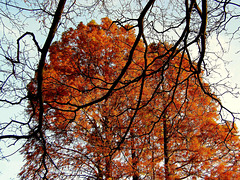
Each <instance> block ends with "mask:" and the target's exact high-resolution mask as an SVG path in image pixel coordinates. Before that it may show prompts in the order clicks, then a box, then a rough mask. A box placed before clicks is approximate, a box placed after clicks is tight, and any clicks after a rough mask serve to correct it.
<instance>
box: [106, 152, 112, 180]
mask: <svg viewBox="0 0 240 180" xmlns="http://www.w3.org/2000/svg"><path fill="white" fill-rule="evenodd" d="M105 176H106V179H109V178H112V169H111V157H106V175H105Z"/></svg>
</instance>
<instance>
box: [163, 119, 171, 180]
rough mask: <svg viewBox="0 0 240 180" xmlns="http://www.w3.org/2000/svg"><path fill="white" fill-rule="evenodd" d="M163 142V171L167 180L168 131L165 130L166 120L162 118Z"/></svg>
mask: <svg viewBox="0 0 240 180" xmlns="http://www.w3.org/2000/svg"><path fill="white" fill-rule="evenodd" d="M163 140H164V169H165V179H166V180H169V177H170V173H169V150H168V129H167V118H166V117H165V116H164V118H163Z"/></svg>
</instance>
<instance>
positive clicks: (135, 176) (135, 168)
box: [131, 133, 139, 180]
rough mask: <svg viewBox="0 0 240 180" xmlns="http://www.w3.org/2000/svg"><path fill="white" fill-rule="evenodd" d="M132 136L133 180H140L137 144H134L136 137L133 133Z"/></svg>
mask: <svg viewBox="0 0 240 180" xmlns="http://www.w3.org/2000/svg"><path fill="white" fill-rule="evenodd" d="M131 136H132V142H131V153H132V168H133V171H134V174H133V180H139V174H138V170H137V164H138V157H137V154H136V149H135V148H134V144H135V142H134V136H133V134H132V133H131Z"/></svg>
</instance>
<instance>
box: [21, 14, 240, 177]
mask: <svg viewBox="0 0 240 180" xmlns="http://www.w3.org/2000/svg"><path fill="white" fill-rule="evenodd" d="M129 28H131V26H128V25H127V26H125V27H118V26H117V25H116V24H114V23H113V22H112V21H110V20H109V19H108V18H104V19H103V20H102V23H101V24H100V25H98V24H96V22H95V21H91V22H90V23H88V25H87V26H85V25H84V24H83V23H80V24H79V25H78V27H77V29H69V30H68V31H67V32H64V33H63V35H62V38H61V41H58V42H55V43H54V44H53V45H52V46H51V48H50V55H49V63H47V64H46V66H45V68H44V77H43V89H42V92H43V99H44V109H45V112H44V121H43V127H44V134H43V136H44V137H45V139H46V142H45V143H46V155H47V156H48V157H46V158H45V165H44V164H42V163H41V161H42V158H43V157H42V155H41V154H44V151H43V149H42V148H41V145H39V144H38V141H37V140H36V139H35V138H32V139H31V140H30V141H28V142H27V144H26V146H25V147H24V149H23V151H22V152H23V153H24V154H25V156H26V159H27V160H28V161H27V163H26V165H25V167H24V169H23V171H22V172H21V175H22V177H23V178H24V179H28V178H29V179H32V178H35V179H36V178H37V177H38V176H37V174H39V175H40V177H43V173H42V174H41V172H44V168H45V167H44V166H47V167H48V171H49V172H48V175H47V177H49V178H54V179H55V178H70V179H72V178H76V177H78V178H93V179H109V178H113V179H121V178H123V179H129V178H132V179H134V180H137V179H164V178H165V179H181V178H187V177H198V178H205V179H206V178H219V177H223V176H224V175H225V176H227V177H232V178H237V176H238V174H239V168H238V165H239V163H238V161H239V159H238V157H236V155H234V154H233V152H234V153H235V154H237V156H238V154H239V153H238V151H239V139H238V138H237V137H235V136H234V135H235V134H236V133H237V131H234V132H231V133H230V134H229V135H228V133H229V129H228V128H226V127H225V126H223V125H220V124H218V123H217V122H216V121H217V120H218V113H217V104H216V103H215V102H214V101H213V100H212V98H211V97H209V96H207V95H206V94H204V93H203V92H202V90H201V87H200V85H199V82H198V81H197V78H198V77H197V76H196V75H195V74H194V73H192V72H191V69H190V68H189V67H191V66H193V67H194V66H195V64H194V63H193V64H189V63H191V62H190V61H189V60H188V59H187V56H186V55H184V54H181V53H178V54H176V55H175V56H174V57H173V58H171V59H169V55H168V54H167V53H168V49H170V48H171V46H170V45H168V44H164V43H161V42H159V43H157V44H154V43H152V44H150V46H149V47H148V49H147V51H145V49H144V47H143V42H140V43H139V44H138V46H137V47H136V51H135V54H134V55H133V62H134V63H132V64H131V65H130V66H129V68H128V70H127V71H126V73H125V74H124V76H123V77H122V79H121V81H120V83H119V85H117V86H116V89H115V90H114V92H112V94H111V96H110V97H108V99H106V100H105V101H103V102H99V103H95V104H92V105H90V106H88V107H87V108H82V109H79V106H81V105H82V104H87V103H89V102H92V101H94V100H96V99H97V98H98V97H99V96H103V95H104V94H105V92H106V91H107V90H109V88H111V86H112V84H113V83H114V82H115V81H116V79H117V77H118V76H119V74H120V73H121V70H122V69H123V66H124V62H125V61H126V60H127V56H128V54H129V51H130V50H131V47H132V46H133V44H134V41H135V33H134V31H133V30H128V29H129ZM146 52H148V53H147V54H146ZM163 54H165V55H164V56H162V55H163ZM143 72H144V74H143ZM138 79H140V81H138ZM176 80H177V82H176ZM176 84H177V86H176ZM203 85H204V87H205V88H206V89H207V88H209V87H208V84H206V83H205V84H203ZM36 87H37V86H36V80H33V81H32V82H31V84H29V93H30V94H31V96H32V97H35V96H36V95H37V89H36ZM38 106H39V105H38V102H37V100H36V99H34V98H32V99H31V103H30V105H29V112H30V114H31V116H32V117H33V119H35V121H36V122H38V117H39V115H38V108H39V107H38ZM226 137H227V139H225V138H226ZM230 146H231V147H230ZM41 151H42V152H41ZM233 169H234V171H233Z"/></svg>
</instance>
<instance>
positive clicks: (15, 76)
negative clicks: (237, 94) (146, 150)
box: [0, 0, 239, 177]
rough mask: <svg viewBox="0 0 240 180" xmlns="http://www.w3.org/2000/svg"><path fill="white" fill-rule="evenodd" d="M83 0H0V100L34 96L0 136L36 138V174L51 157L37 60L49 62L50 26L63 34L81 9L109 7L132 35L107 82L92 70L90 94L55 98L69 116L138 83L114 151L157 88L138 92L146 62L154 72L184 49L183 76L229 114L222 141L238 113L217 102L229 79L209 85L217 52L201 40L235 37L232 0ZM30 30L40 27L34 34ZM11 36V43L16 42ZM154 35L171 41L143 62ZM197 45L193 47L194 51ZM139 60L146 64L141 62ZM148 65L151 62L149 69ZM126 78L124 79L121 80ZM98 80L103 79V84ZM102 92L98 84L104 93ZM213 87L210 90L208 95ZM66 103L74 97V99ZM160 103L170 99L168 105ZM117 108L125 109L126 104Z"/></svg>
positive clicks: (98, 11) (9, 102) (16, 101)
mask: <svg viewBox="0 0 240 180" xmlns="http://www.w3.org/2000/svg"><path fill="white" fill-rule="evenodd" d="M81 3H82V2H80V1H71V0H69V1H66V0H60V1H45V0H38V1H31V0H28V1H24V2H21V1H20V2H19V1H14V0H12V1H7V2H0V4H1V17H0V18H1V22H2V24H1V27H2V33H1V37H2V38H1V67H2V68H1V77H0V78H1V102H2V105H3V106H10V107H12V106H13V107H15V106H16V105H20V106H23V107H25V108H26V106H27V104H28V101H30V102H37V104H35V105H34V104H32V105H31V106H30V107H31V108H33V111H32V112H33V114H31V116H28V115H26V116H25V117H24V118H23V117H21V116H19V117H14V118H12V119H10V120H9V119H6V120H4V121H3V122H1V136H0V139H1V140H3V141H4V140H8V142H10V144H13V145H14V144H16V143H17V142H19V143H20V144H22V142H23V141H19V140H28V142H29V141H30V140H32V141H34V142H35V140H37V141H38V144H39V147H41V148H40V149H39V151H38V152H39V157H40V160H39V166H38V167H44V168H45V171H44V174H43V175H42V176H43V177H46V176H47V174H48V168H49V167H47V163H46V160H47V159H48V158H50V156H48V153H47V144H46V142H47V141H48V140H47V139H46V138H45V136H44V134H45V130H46V129H45V128H46V126H45V125H44V123H45V122H44V117H45V116H46V114H45V113H46V110H47V109H45V108H46V107H47V104H45V102H44V99H43V93H44V92H43V91H42V90H43V76H44V71H43V68H44V66H45V63H46V62H47V58H46V57H47V53H48V51H49V47H50V45H51V43H52V40H53V38H54V36H55V35H56V34H57V35H58V34H61V32H63V30H66V28H68V27H69V26H74V27H76V26H77V24H78V22H79V21H80V19H81V18H80V17H83V16H84V15H86V14H87V13H89V12H90V16H92V17H93V16H99V15H101V16H102V17H106V16H107V15H111V18H112V19H113V20H115V21H114V22H115V23H116V24H117V25H119V26H122V27H125V25H126V24H130V25H131V26H129V27H126V28H127V30H131V29H135V30H136V35H137V37H136V39H135V40H134V41H133V43H132V44H131V45H130V46H129V53H128V55H126V60H125V61H124V62H122V63H123V64H122V69H120V70H119V71H118V72H116V76H114V78H115V79H113V80H112V82H111V81H109V82H111V83H110V84H105V85H106V87H105V89H101V88H102V87H103V84H104V83H105V82H104V81H103V80H102V79H98V78H96V79H94V80H91V81H89V83H90V84H91V85H92V86H91V85H89V86H90V87H97V88H94V89H93V90H92V92H96V93H93V96H92V97H91V98H90V99H84V102H83V103H82V104H81V103H80V104H77V102H74V97H72V99H71V101H70V102H67V103H68V104H61V108H62V109H63V108H64V109H65V108H70V109H68V110H69V111H75V112H76V114H75V113H72V115H71V116H68V117H67V118H69V119H70V118H72V119H74V118H75V117H77V112H80V111H82V109H85V110H86V112H88V108H90V106H94V104H96V105H97V103H100V104H101V103H103V102H104V101H108V99H111V97H112V95H114V94H116V93H117V92H121V91H123V89H124V88H127V87H130V85H131V86H133V85H135V86H136V87H135V88H136V89H137V88H138V89H137V90H138V92H139V93H138V94H137V98H133V99H129V102H130V104H129V105H128V106H129V107H125V108H130V109H131V111H130V112H129V113H130V114H129V116H128V117H131V118H130V120H128V119H126V121H127V122H128V125H127V127H126V126H124V128H123V130H122V129H121V130H120V135H119V137H118V139H117V138H116V139H117V140H115V142H116V143H115V146H114V147H115V149H113V150H112V152H111V153H110V155H116V153H117V151H118V149H119V148H120V147H121V146H122V145H123V144H124V143H125V142H126V141H127V139H128V138H129V137H128V135H129V134H128V133H130V132H131V131H130V130H131V128H132V127H133V125H134V121H135V118H137V117H138V113H139V112H140V110H141V107H142V106H143V104H144V103H145V104H150V100H153V99H154V97H155V94H157V91H153V92H150V93H149V97H148V98H147V99H146V101H147V102H144V99H142V98H143V97H147V96H145V95H144V92H145V87H146V83H148V81H147V74H148V73H149V72H148V70H151V71H152V72H151V74H152V75H154V74H157V73H160V72H164V71H165V70H168V69H169V67H170V64H171V61H172V60H173V59H174V58H175V57H177V56H178V55H179V54H182V55H186V56H187V57H186V59H187V60H188V61H189V63H188V70H189V73H190V74H191V75H189V76H187V79H186V80H185V81H186V82H187V81H188V79H189V78H188V77H195V78H196V79H197V81H198V85H199V86H200V87H201V89H202V91H203V92H204V94H206V95H208V96H209V97H211V98H212V99H213V100H215V101H216V103H218V104H219V106H220V107H219V110H220V114H221V116H220V117H221V120H222V121H223V122H226V121H229V120H230V122H229V123H226V127H228V130H229V132H230V133H229V134H227V136H226V137H225V138H224V139H223V140H224V141H223V142H225V141H226V140H227V139H228V137H229V136H230V135H231V133H232V132H233V130H234V122H235V120H236V116H235V114H233V113H231V112H230V111H229V110H228V109H226V108H225V107H224V106H223V105H222V103H221V102H220V101H219V98H220V97H221V95H222V94H224V93H225V92H231V93H232V92H233V88H231V87H229V86H227V85H226V84H225V83H222V82H221V81H220V82H219V83H211V84H209V86H205V84H204V81H203V78H206V77H207V76H209V75H211V74H212V73H213V72H214V71H215V69H216V67H215V65H214V64H213V62H219V56H217V54H215V52H214V53H213V54H215V55H216V58H218V59H217V61H213V60H212V59H211V58H212V57H213V56H211V58H209V56H208V55H209V54H208V49H207V48H206V47H207V45H208V43H207V42H208V39H207V38H211V37H212V36H215V35H216V37H220V36H221V34H223V33H225V32H227V33H228V34H230V40H232V39H233V38H235V37H238V27H236V28H235V29H231V26H229V25H231V23H232V22H234V23H235V22H236V21H237V19H238V17H239V11H238V9H239V4H238V2H234V1H225V0H223V1H215V0H209V1H207V0H202V1H195V0H192V1H190V0H189V1H188V0H187V1H185V2H184V3H183V2H182V1H181V2H180V1H178V0H176V1H169V2H168V1H164V2H162V1H155V0H149V1H111V0H104V1H91V2H89V4H84V3H86V2H84V3H83V4H81ZM16 12H17V13H16ZM92 17H90V19H92ZM19 19H23V21H19ZM207 20H208V21H207ZM234 20H235V21H234ZM26 22H28V23H29V24H34V25H35V26H34V27H36V28H38V29H37V30H34V31H35V32H34V33H32V32H29V30H31V31H32V29H33V27H32V26H31V28H28V27H27V26H26V24H27V23H26ZM37 24H38V26H37ZM236 24H237V23H236ZM229 27H230V28H229ZM36 32H40V33H39V34H37V33H36ZM59 32H60V33H59ZM41 34H42V35H43V36H42V35H41ZM14 37H16V38H14ZM28 37H30V38H31V41H29V39H28ZM40 37H41V38H40ZM12 38H13V39H14V42H13V41H12ZM56 38H57V37H56ZM39 39H45V41H44V42H39V41H38V40H39ZM16 40H17V43H15V42H16ZM159 41H160V42H169V44H171V46H169V48H166V53H164V54H161V55H159V56H158V57H155V59H154V60H153V61H152V62H151V63H150V62H148V58H146V56H147V54H148V53H147V51H148V50H149V48H148V47H149V46H150V44H152V43H153V42H159ZM29 42H31V43H29ZM230 42H231V41H230ZM141 43H143V44H144V49H141V48H140V47H141V45H140V44H141ZM138 48H140V49H138ZM195 49H198V51H196V50H195ZM137 51H140V52H141V51H143V52H145V53H142V54H143V57H141V58H143V59H144V62H142V63H144V65H143V64H137V63H136V62H135V61H133V60H134V59H135V57H134V55H136V54H137ZM193 52H194V53H193ZM32 53H35V54H32ZM209 53H212V52H209ZM144 54H145V55H144ZM182 57H184V56H182ZM139 58H140V57H139ZM159 59H165V61H164V63H163V64H159V66H158V67H157V66H153V64H154V63H155V62H157V60H159ZM183 59H185V58H183ZM192 62H193V63H192ZM145 64H146V65H145ZM98 65H99V67H98V68H100V67H101V66H103V65H101V64H98ZM134 65H135V66H136V67H135V66H134ZM149 65H150V66H149ZM89 67H91V68H92V69H94V68H96V69H97V67H94V68H93V67H92V66H91V65H89ZM130 67H134V68H136V69H137V72H138V73H139V74H135V73H137V72H135V71H136V70H135V71H134V70H133V69H130ZM140 67H144V68H142V69H141V70H139V69H140ZM152 67H157V68H156V69H154V70H152V69H151V68H152ZM181 67H182V66H179V67H178V71H177V72H178V73H177V74H178V75H176V76H174V78H175V79H173V83H175V85H173V89H172V90H173V91H172V92H174V93H172V94H171V93H170V95H171V97H172V98H170V99H171V101H170V102H171V103H170V104H174V102H175V101H174V100H175V97H177V96H175V94H177V91H178V90H179V87H180V85H181V84H180V83H178V82H185V81H184V80H183V79H181V73H180V72H181V70H180V69H181ZM100 69H101V68H100ZM115 69H116V68H113V70H115ZM35 72H36V74H37V75H36V78H34V74H35ZM129 72H131V73H134V74H135V76H136V77H138V78H136V79H132V78H130V76H129V74H128V73H129ZM160 74H161V73H160ZM162 74H164V73H162ZM203 74H204V76H203ZM130 75H131V74H130ZM128 76H129V77H128ZM126 78H129V79H127V81H124V80H126ZM183 78H184V77H183ZM185 78H186V77H185ZM32 79H35V80H36V83H35V85H34V86H35V87H34V90H36V91H37V92H36V94H32V92H31V91H28V89H29V87H28V86H27V85H28V84H29V83H30V82H31V81H32ZM86 79H88V80H89V79H90V77H89V76H87V77H86ZM163 80H164V76H160V81H159V87H160V85H161V83H163V82H164V81H163ZM205 80H206V79H205ZM106 82H107V81H106ZM160 82H161V83H160ZM96 83H101V84H100V85H101V86H99V84H96ZM123 87H124V88H123ZM209 87H210V88H209ZM217 87H218V88H217ZM155 89H157V86H155ZM59 90H61V89H59ZM134 90H135V89H128V91H127V92H124V93H125V94H127V93H130V94H129V95H126V96H124V97H125V98H128V97H135V96H131V93H133V91H134ZM210 90H211V91H210ZM81 91H83V89H81V88H80V92H81ZM100 92H103V94H101V93H100ZM211 92H214V95H213V94H212V93H211ZM98 93H100V94H98ZM119 94H121V93H119ZM166 94H167V93H166ZM185 95H187V94H185ZM66 97H67V96H66ZM89 97H90V96H89ZM120 97H121V96H120ZM71 103H74V104H73V105H72V104H71ZM48 105H49V104H48ZM67 105H71V107H67ZM35 107H38V109H34V108H35ZM143 107H144V106H143ZM166 107H168V106H167V105H166ZM91 108H93V107H91ZM94 108H96V107H94ZM118 108H119V107H118ZM122 109H123V112H124V107H123V108H122ZM77 110H79V111H77ZM90 110H91V109H90ZM89 112H91V111H89ZM49 113H50V112H49ZM51 113H52V112H51ZM225 113H227V114H228V115H230V116H231V119H229V116H228V117H226V116H225ZM70 114H71V113H70ZM75 115H76V116H75ZM89 118H91V116H89ZM36 119H37V121H36ZM73 121H74V120H73ZM68 122H69V121H68ZM159 122H160V121H159ZM70 124H71V123H70ZM157 124H158V123H155V124H154V123H153V126H154V127H155V126H156V125H157ZM140 127H141V126H140ZM153 130H154V128H153ZM59 133H60V132H59ZM61 133H62V132H61ZM33 139H35V140H33ZM23 144H24V143H23ZM2 150H3V149H2ZM36 153H37V152H36ZM3 157H6V155H3ZM48 160H49V159H48ZM52 165H53V164H52Z"/></svg>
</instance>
